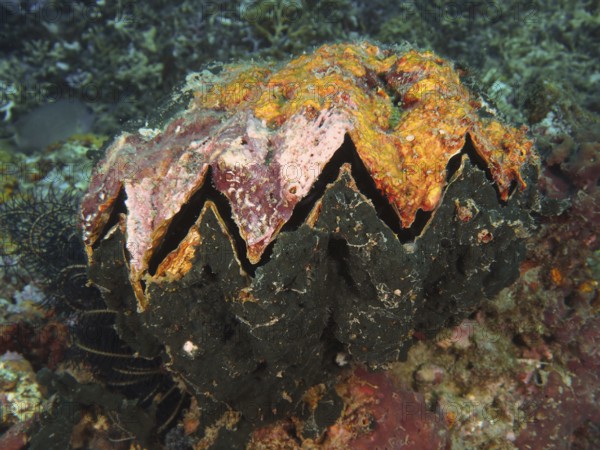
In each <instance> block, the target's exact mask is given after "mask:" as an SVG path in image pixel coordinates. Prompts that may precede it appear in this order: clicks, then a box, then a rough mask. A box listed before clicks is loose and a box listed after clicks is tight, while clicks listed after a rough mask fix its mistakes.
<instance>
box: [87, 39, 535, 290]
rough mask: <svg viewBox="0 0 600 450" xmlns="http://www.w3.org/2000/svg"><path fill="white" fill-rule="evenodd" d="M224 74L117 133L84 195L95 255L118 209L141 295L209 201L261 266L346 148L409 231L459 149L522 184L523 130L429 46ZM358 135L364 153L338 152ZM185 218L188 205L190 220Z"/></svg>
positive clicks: (503, 182) (246, 266) (349, 50)
mask: <svg viewBox="0 0 600 450" xmlns="http://www.w3.org/2000/svg"><path fill="white" fill-rule="evenodd" d="M333 68H335V70H333ZM257 71H258V72H257ZM257 73H260V74H261V76H260V77H257V76H256V74H257ZM219 76H220V78H218V79H217V80H216V81H215V79H211V82H210V85H208V86H202V83H201V82H200V84H199V85H196V89H197V90H196V94H195V97H194V99H193V100H192V102H191V103H190V105H189V107H188V109H187V110H185V111H183V112H182V113H181V114H179V115H178V116H177V117H176V118H174V119H173V120H171V121H170V122H167V123H166V125H165V126H164V127H162V129H157V130H154V131H153V132H152V133H148V130H145V129H144V130H139V131H138V132H137V133H134V134H127V133H124V134H122V135H121V136H119V137H118V138H117V139H116V140H115V141H114V142H113V143H112V144H111V145H110V146H109V148H108V151H107V155H106V157H105V159H104V161H103V162H102V163H101V164H100V165H99V166H98V168H97V171H96V173H95V175H94V177H93V179H92V182H91V184H90V189H89V192H88V194H87V196H86V197H85V199H84V201H83V203H82V219H83V229H84V239H85V241H86V246H87V249H88V256H89V257H90V258H91V255H92V252H93V247H94V246H95V245H96V244H97V242H98V240H99V239H100V238H101V236H102V235H103V233H106V229H107V226H108V225H112V224H114V215H115V214H114V210H115V205H117V207H120V208H121V211H122V212H121V213H120V214H122V218H121V219H120V220H121V222H122V225H121V226H122V227H123V231H124V232H125V233H126V235H127V251H128V255H129V264H130V270H131V280H132V283H133V284H134V285H135V286H137V287H136V290H137V292H138V293H139V295H140V296H141V295H143V294H142V292H143V291H144V286H143V285H144V284H145V283H146V282H147V281H148V280H149V279H150V278H151V277H152V276H153V274H154V273H155V272H156V271H157V270H158V268H159V266H160V265H161V264H162V261H163V260H164V258H166V257H168V254H169V253H170V252H171V251H174V250H175V249H176V248H177V247H178V246H179V245H180V244H181V243H183V242H184V241H185V245H188V250H187V252H188V253H189V252H190V251H191V249H190V248H189V245H191V244H194V243H197V242H199V239H198V238H196V239H195V240H194V239H192V238H189V239H187V240H186V238H185V236H186V235H187V231H188V230H189V229H190V227H191V226H192V223H193V222H194V220H195V219H194V218H197V217H198V215H199V214H200V213H201V211H202V205H203V204H204V203H205V202H206V201H209V200H210V201H211V202H212V203H213V205H214V208H213V211H215V210H216V211H218V214H217V215H218V217H219V220H220V221H221V222H222V223H223V226H224V227H225V228H226V230H227V234H228V236H229V240H230V242H231V243H232V246H233V250H234V255H235V258H236V259H237V261H238V263H239V264H240V266H241V268H242V270H244V271H245V272H246V273H248V274H250V275H252V273H253V272H254V271H255V269H256V267H257V266H259V265H260V264H261V263H263V262H264V261H265V260H266V258H268V252H269V248H271V246H272V245H273V243H274V241H275V240H276V239H277V236H278V234H279V233H280V231H281V230H285V229H286V227H287V228H288V229H289V228H290V227H291V225H290V224H296V226H297V225H298V224H299V223H301V222H302V220H299V219H298V218H297V217H298V215H301V214H299V213H298V211H303V213H302V214H303V215H304V216H305V218H306V217H307V216H308V213H309V212H310V210H311V209H312V208H313V207H314V206H315V205H316V204H317V203H318V196H319V195H318V194H317V193H316V192H317V191H321V192H322V190H323V189H324V188H325V185H326V183H324V182H323V179H324V178H329V179H331V174H330V173H329V174H328V172H331V169H330V168H331V167H336V168H337V171H339V168H340V167H341V163H340V162H339V161H337V160H339V159H340V158H341V159H342V160H344V158H345V159H346V161H345V162H350V163H351V167H352V171H353V175H355V182H357V183H358V184H360V185H361V189H362V190H363V191H364V190H365V189H366V191H365V193H366V194H367V197H369V199H370V200H371V201H372V202H373V203H374V204H376V206H377V208H378V210H379V213H380V218H381V219H382V220H384V222H385V223H386V224H387V225H388V226H389V227H390V228H391V229H392V230H394V232H395V233H396V235H397V236H398V237H399V238H400V239H401V240H403V239H404V240H407V239H409V238H414V237H416V236H418V234H419V229H421V230H422V229H423V227H424V226H425V225H426V224H427V222H428V217H429V216H430V215H431V213H432V212H433V211H435V209H436V208H437V207H438V206H439V204H440V201H441V198H442V196H443V193H444V190H445V188H446V185H447V179H448V173H449V170H448V167H449V164H450V165H452V164H451V161H452V160H453V158H455V157H457V155H460V154H461V152H462V153H465V152H468V153H469V155H470V156H471V157H472V158H477V159H479V162H480V163H481V164H482V165H483V166H484V168H485V169H486V170H487V172H488V175H489V177H490V178H491V179H492V180H493V182H494V183H495V185H496V187H497V190H498V193H499V196H500V198H501V199H502V200H504V201H505V200H507V199H508V195H509V192H510V190H511V187H512V186H514V185H515V184H518V185H519V186H520V187H521V188H524V187H525V183H524V181H523V178H522V176H521V169H522V167H523V166H524V165H525V164H527V163H528V162H529V161H530V159H531V157H532V142H531V141H529V140H528V139H527V138H526V129H525V128H522V129H520V130H518V129H514V128H511V127H509V126H506V125H503V124H501V123H500V122H498V121H496V120H493V119H482V118H480V117H479V108H480V105H479V104H478V102H477V101H475V100H474V99H473V96H472V95H471V94H470V93H469V92H468V91H467V90H466V89H465V88H464V87H463V86H462V84H461V83H460V80H459V77H458V75H457V74H456V72H454V71H453V69H452V67H451V65H450V64H449V63H447V62H445V61H444V60H442V59H440V58H438V57H437V56H435V55H433V54H432V53H430V52H424V53H418V52H416V51H410V52H408V53H406V54H403V55H399V54H394V53H393V51H391V50H387V49H379V48H377V47H375V46H372V45H369V44H366V43H363V44H360V45H351V44H339V45H332V46H323V47H321V48H320V49H318V50H317V51H316V52H315V53H314V54H313V55H303V56H301V57H299V58H296V59H294V60H292V61H290V62H289V63H288V64H287V65H285V66H283V67H282V68H281V69H279V70H278V71H272V70H271V69H268V70H261V69H260V68H258V67H256V66H243V65H237V66H234V65H232V66H228V67H227V68H226V69H225V70H224V71H223V73H222V74H220V75H219ZM196 83H198V81H197V80H196ZM467 136H469V138H470V139H469V143H467V141H466V137H467ZM345 141H346V142H345ZM348 141H351V145H352V147H353V149H352V150H351V152H354V153H353V154H352V155H351V156H348V155H346V156H341V157H340V154H345V152H347V151H348V150H347V148H348V147H349V145H348ZM350 160H352V161H350ZM336 161H337V162H336ZM361 169H363V170H362V171H361ZM333 172H334V177H333V178H335V177H337V172H336V171H335V170H334V171H333ZM358 172H361V173H360V174H359V175H358V176H356V173H358ZM209 190H210V193H209V194H206V192H208V191H209ZM367 191H368V192H367ZM199 192H205V194H206V195H205V196H204V197H203V198H199V197H198V193H199ZM119 195H124V198H123V203H122V204H119V203H118V202H117V201H116V200H117V198H118V197H119ZM200 197H202V196H200ZM382 199H383V201H381V200H382ZM307 205H308V206H307ZM182 211H188V212H182ZM390 211H393V213H391V212H390ZM314 214H316V213H314ZM188 215H189V216H190V217H187V216H188ZM111 216H112V217H113V221H112V222H111ZM178 217H180V218H181V217H184V218H186V217H187V218H186V220H184V222H186V225H185V226H184V229H182V230H177V228H178V225H177V223H178V221H179V219H177V218H178ZM230 217H231V219H230ZM304 220H306V219H304ZM194 245H195V244H194ZM174 258H175V260H177V261H181V258H180V257H174ZM161 270H165V266H164V265H163V268H162V269H161ZM179 270H181V268H180V269H179Z"/></svg>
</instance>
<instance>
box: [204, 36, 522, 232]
mask: <svg viewBox="0 0 600 450" xmlns="http://www.w3.org/2000/svg"><path fill="white" fill-rule="evenodd" d="M231 70H232V72H231V73H230V76H229V77H226V78H227V81H226V82H224V83H223V84H222V85H218V86H215V87H214V88H213V89H212V90H210V91H209V92H205V93H203V95H198V96H197V97H196V102H195V106H199V107H202V108H215V109H224V110H227V111H231V112H232V113H233V112H237V111H239V110H243V109H249V110H251V111H252V113H253V114H254V116H255V117H257V118H259V119H261V120H264V121H265V122H266V123H267V124H268V125H270V126H271V127H279V126H281V125H282V124H283V123H285V122H286V121H287V120H288V119H289V118H290V117H292V116H294V115H296V114H304V115H306V116H315V115H316V114H317V113H318V112H320V111H323V110H328V109H337V110H343V111H345V112H347V113H348V114H349V115H350V116H351V117H352V118H353V127H352V128H351V129H350V130H348V134H349V136H350V137H351V139H352V141H353V142H354V144H355V146H356V149H357V151H358V153H359V155H360V157H361V159H362V161H363V162H364V164H365V165H366V167H367V169H368V170H369V172H370V173H371V176H372V177H373V179H374V180H375V183H376V185H377V187H378V188H379V189H380V191H381V192H382V193H383V194H384V195H385V196H386V197H387V198H388V200H389V201H390V203H391V204H392V205H393V206H394V207H395V209H396V210H397V211H398V214H399V216H400V219H401V221H402V225H403V226H404V227H407V226H410V225H411V224H412V222H413V221H414V219H415V215H416V213H417V211H418V210H419V209H422V210H424V211H432V210H433V209H435V208H436V206H437V205H438V203H439V201H440V198H441V195H442V192H443V188H444V185H445V180H446V165H447V163H448V161H449V160H450V158H451V157H452V156H454V155H456V154H457V153H458V152H460V150H461V149H462V148H463V146H464V144H465V137H466V135H467V133H468V134H469V135H470V136H471V139H472V141H473V143H474V145H475V149H476V151H477V153H478V154H479V155H480V157H481V158H482V159H483V160H484V161H485V162H486V163H487V164H488V166H489V168H490V171H491V173H492V176H493V177H494V180H495V181H496V183H497V185H498V189H499V191H500V195H501V197H502V199H504V200H506V199H507V197H508V193H509V189H510V185H511V183H512V182H513V181H517V182H518V183H519V185H520V186H521V187H524V186H525V183H524V181H523V179H522V177H521V175H520V168H521V166H522V165H523V164H524V163H525V162H526V160H527V159H528V158H529V157H530V154H531V148H532V142H531V141H530V140H528V139H527V137H526V135H525V133H526V129H524V128H523V129H520V130H518V129H514V128H512V127H508V126H505V125H503V124H501V123H500V122H498V121H496V120H491V119H481V118H479V116H478V111H479V109H480V105H479V103H478V102H477V101H476V100H475V99H473V98H472V97H471V95H470V93H469V92H468V91H467V89H466V88H465V87H464V86H463V85H462V84H461V82H460V79H459V76H458V74H457V72H456V71H454V70H453V68H452V66H451V64H450V63H448V62H447V61H444V60H443V59H441V58H439V57H437V56H436V55H434V54H433V53H431V52H417V51H414V50H413V51H409V52H408V53H406V54H404V55H398V54H395V53H393V52H391V51H389V50H381V49H379V48H378V47H376V46H374V45H370V44H362V45H348V44H339V45H332V46H323V47H321V48H319V49H318V50H317V51H316V52H315V53H314V54H310V55H303V56H300V57H298V58H296V59H294V60H292V61H291V62H289V63H288V64H287V65H286V66H284V67H283V68H281V69H280V70H279V71H276V72H271V71H265V70H263V71H262V72H261V71H260V70H259V68H258V67H250V68H248V69H246V70H245V71H244V70H241V69H240V68H239V67H235V68H232V69H231ZM258 73H259V74H260V75H261V76H262V77H263V78H262V79H261V78H260V77H259V76H257V74H258ZM249 80H253V83H254V84H252V85H251V86H250V85H248V83H249ZM240 92H252V94H247V95H235V96H232V95H231V94H232V93H238V94H239V93H240Z"/></svg>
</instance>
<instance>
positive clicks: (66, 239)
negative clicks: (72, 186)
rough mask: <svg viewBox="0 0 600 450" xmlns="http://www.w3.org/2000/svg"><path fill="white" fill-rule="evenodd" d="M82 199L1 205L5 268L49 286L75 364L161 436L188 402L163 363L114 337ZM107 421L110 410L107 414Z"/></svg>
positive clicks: (41, 196) (52, 194) (73, 195)
mask: <svg viewBox="0 0 600 450" xmlns="http://www.w3.org/2000/svg"><path fill="white" fill-rule="evenodd" d="M80 198H81V197H80V195H79V193H77V192H73V191H63V192H58V191H57V190H55V189H52V188H49V189H48V188H44V189H38V190H36V191H31V192H26V193H19V194H16V195H13V196H12V197H11V198H10V199H8V200H7V201H6V202H5V203H3V204H1V205H0V233H1V234H0V235H1V236H2V240H1V241H0V270H3V271H4V272H5V274H11V273H12V274H15V275H17V276H21V277H22V276H23V271H25V273H26V274H27V276H28V277H29V278H30V279H31V280H34V281H35V282H36V284H39V285H41V286H43V287H44V291H45V293H46V295H47V297H46V300H45V306H46V307H47V308H52V309H53V310H54V311H55V312H57V313H58V316H59V317H61V318H62V320H64V321H65V322H66V323H69V324H70V340H71V342H72V347H71V350H70V352H69V354H68V356H67V358H68V359H70V360H71V361H74V362H76V361H77V362H79V361H82V360H83V361H85V362H86V363H87V365H88V366H89V367H90V369H91V371H92V373H93V374H94V376H95V378H96V380H97V381H98V382H100V383H102V384H104V385H105V386H106V387H107V388H109V389H111V390H112V391H114V392H118V393H120V394H122V395H124V396H125V397H127V398H129V399H135V400H136V401H137V404H138V405H139V406H140V407H142V408H145V409H146V410H147V411H155V412H154V414H155V423H156V424H157V426H156V430H155V434H156V436H157V437H159V436H164V435H165V434H166V432H167V431H169V429H170V428H171V427H172V426H173V424H174V423H175V422H176V419H177V418H178V417H179V415H180V414H181V411H182V410H183V408H184V407H185V406H186V405H187V404H188V403H189V396H188V395H187V394H186V393H185V392H184V391H183V390H182V389H180V387H179V385H178V384H177V383H176V382H175V381H174V380H173V379H172V378H171V376H170V375H169V374H168V372H166V370H164V368H163V363H162V360H161V359H160V357H158V356H157V357H156V358H151V359H148V358H142V357H139V356H137V355H135V353H134V352H133V350H132V349H131V348H129V347H128V346H127V344H126V343H125V342H123V340H122V339H121V338H120V337H119V335H118V334H117V332H116V331H115V317H116V311H113V310H111V309H109V308H107V306H106V304H105V303H104V301H103V300H102V296H101V295H100V292H99V291H98V289H97V288H96V287H95V286H93V285H91V284H90V283H89V282H88V277H87V264H86V256H85V251H84V246H83V243H82V241H81V237H80V234H81V233H80V232H79V229H78V227H77V215H78V211H79V202H80ZM107 414H108V416H109V417H110V416H111V415H110V412H107Z"/></svg>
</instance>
